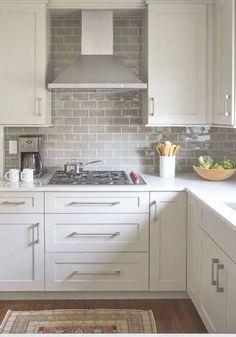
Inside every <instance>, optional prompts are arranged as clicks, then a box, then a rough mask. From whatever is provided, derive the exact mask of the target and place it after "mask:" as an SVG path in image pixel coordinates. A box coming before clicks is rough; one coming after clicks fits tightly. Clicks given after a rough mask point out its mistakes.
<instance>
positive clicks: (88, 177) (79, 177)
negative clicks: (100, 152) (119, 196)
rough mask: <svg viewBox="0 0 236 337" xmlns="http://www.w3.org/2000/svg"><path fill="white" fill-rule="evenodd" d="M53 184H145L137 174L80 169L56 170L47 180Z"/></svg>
mask: <svg viewBox="0 0 236 337" xmlns="http://www.w3.org/2000/svg"><path fill="white" fill-rule="evenodd" d="M49 184H54V185H134V184H141V185H145V184H146V183H145V181H144V180H143V179H142V178H141V177H140V176H138V175H136V176H134V175H133V174H130V178H129V177H128V175H127V174H126V172H125V171H82V173H67V172H65V171H56V172H55V173H54V175H53V177H52V179H51V180H50V181H49Z"/></svg>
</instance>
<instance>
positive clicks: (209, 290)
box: [199, 229, 236, 333]
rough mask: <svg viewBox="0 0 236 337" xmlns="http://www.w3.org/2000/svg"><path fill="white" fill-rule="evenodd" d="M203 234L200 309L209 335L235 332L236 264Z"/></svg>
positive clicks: (200, 241)
mask: <svg viewBox="0 0 236 337" xmlns="http://www.w3.org/2000/svg"><path fill="white" fill-rule="evenodd" d="M199 231H200V236H199V239H200V240H199V243H200V294H199V309H200V313H201V316H202V318H203V321H204V323H205V325H206V327H207V329H208V331H209V332H222V333H235V332H236V319H235V318H236V264H235V263H234V262H233V261H232V260H231V259H230V258H229V257H228V256H227V255H226V254H225V253H224V252H223V251H222V250H221V249H220V248H219V246H218V245H217V244H216V243H215V242H214V241H213V240H212V239H211V238H210V237H209V236H208V235H207V234H206V233H205V232H204V231H203V230H201V229H200V230H199Z"/></svg>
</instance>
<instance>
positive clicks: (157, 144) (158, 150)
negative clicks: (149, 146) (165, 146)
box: [155, 144, 162, 156]
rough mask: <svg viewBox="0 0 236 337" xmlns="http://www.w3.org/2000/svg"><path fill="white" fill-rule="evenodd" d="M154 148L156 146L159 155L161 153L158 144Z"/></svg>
mask: <svg viewBox="0 0 236 337" xmlns="http://www.w3.org/2000/svg"><path fill="white" fill-rule="evenodd" d="M155 148H156V151H157V153H158V154H159V155H160V156H161V155H162V154H161V149H160V144H157V145H156V146H155Z"/></svg>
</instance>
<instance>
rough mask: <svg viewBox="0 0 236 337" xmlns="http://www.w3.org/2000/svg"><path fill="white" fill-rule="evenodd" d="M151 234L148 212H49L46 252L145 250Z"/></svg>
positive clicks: (47, 216)
mask: <svg viewBox="0 0 236 337" xmlns="http://www.w3.org/2000/svg"><path fill="white" fill-rule="evenodd" d="M148 233H149V216H148V214H89V216H88V214H79V215H78V214H59V215H58V214H46V233H45V235H46V236H45V239H46V251H47V252H109V251H110V252H113V251H120V252H121V251H123V252H132V251H133V252H135V251H136V252H145V251H148V238H149V234H148Z"/></svg>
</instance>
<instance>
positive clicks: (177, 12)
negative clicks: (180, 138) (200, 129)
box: [144, 0, 207, 126]
mask: <svg viewBox="0 0 236 337" xmlns="http://www.w3.org/2000/svg"><path fill="white" fill-rule="evenodd" d="M147 3H148V17H147V23H146V26H147V27H146V28H147V32H148V33H147V38H148V47H147V48H148V53H147V55H146V56H145V58H146V63H147V64H146V68H147V76H146V77H147V78H148V90H147V100H146V105H147V106H146V107H145V109H144V111H145V117H144V120H145V123H146V124H147V126H159V125H173V126H174V125H189V124H190V125H194V124H204V123H206V58H207V53H206V37H207V29H206V22H207V20H206V5H205V4H183V3H182V4H181V3H179V4H176V2H175V4H160V3H156V2H155V1H152V0H149V1H147ZM147 111H148V113H147Z"/></svg>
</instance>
